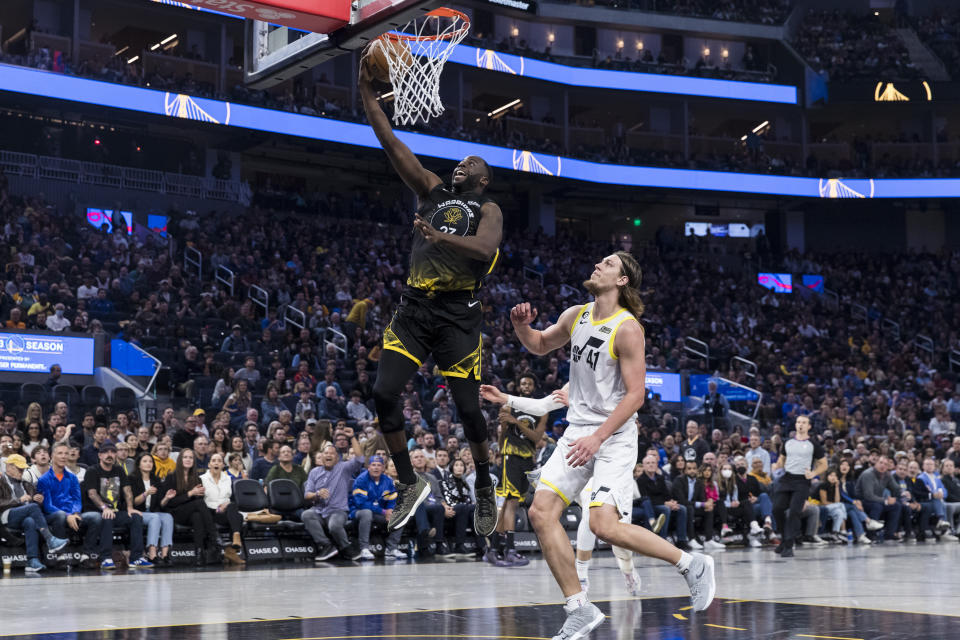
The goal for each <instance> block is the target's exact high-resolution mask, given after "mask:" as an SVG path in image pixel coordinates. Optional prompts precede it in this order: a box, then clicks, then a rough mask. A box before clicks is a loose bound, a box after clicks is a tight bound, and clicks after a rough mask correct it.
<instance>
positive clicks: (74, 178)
mask: <svg viewBox="0 0 960 640" xmlns="http://www.w3.org/2000/svg"><path fill="white" fill-rule="evenodd" d="M0 168H2V169H3V172H4V173H6V174H7V175H8V176H22V177H25V178H34V179H40V178H43V179H48V180H60V181H63V182H72V183H77V184H80V183H82V184H92V185H97V186H102V187H110V188H114V189H137V190H139V191H153V192H156V193H166V194H172V195H183V196H190V197H195V198H203V199H207V200H226V201H229V202H239V203H240V204H243V205H248V204H250V200H251V198H252V193H253V192H252V190H251V189H250V185H248V184H246V183H245V182H241V181H239V180H220V179H217V178H209V177H206V178H205V177H201V176H188V175H184V174H180V173H164V172H162V171H153V170H151V169H135V168H133V167H122V166H118V165H112V164H105V163H100V162H81V161H79V160H70V159H67V158H55V157H51V156H37V155H33V154H29V153H20V152H18V151H5V150H0Z"/></svg>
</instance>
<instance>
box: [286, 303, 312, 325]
mask: <svg viewBox="0 0 960 640" xmlns="http://www.w3.org/2000/svg"><path fill="white" fill-rule="evenodd" d="M291 314H293V317H290V316H291ZM283 321H284V322H289V323H290V324H292V325H293V326H295V327H296V328H298V329H305V328H306V326H307V314H305V313H304V312H303V311H301V310H300V309H297V308H296V307H294V306H293V305H289V304H288V305H286V306H285V307H284V308H283Z"/></svg>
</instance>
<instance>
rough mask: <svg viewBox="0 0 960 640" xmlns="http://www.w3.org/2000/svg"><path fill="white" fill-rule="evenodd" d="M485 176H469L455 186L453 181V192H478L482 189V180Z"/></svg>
mask: <svg viewBox="0 0 960 640" xmlns="http://www.w3.org/2000/svg"><path fill="white" fill-rule="evenodd" d="M481 178H483V176H478V175H468V176H467V177H466V178H464V179H463V182H461V183H460V184H453V181H452V180H451V183H450V184H451V186H452V187H453V189H452V191H453V192H454V193H466V192H468V191H477V190H478V189H479V188H480V179H481Z"/></svg>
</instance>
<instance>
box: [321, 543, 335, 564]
mask: <svg viewBox="0 0 960 640" xmlns="http://www.w3.org/2000/svg"><path fill="white" fill-rule="evenodd" d="M338 553H340V552H339V551H337V548H336V547H335V546H333V545H332V544H327V545H324V546H323V548H322V549H320V551H318V552H317V558H316V560H317V562H323V561H325V560H329V559H330V558H332V557H333V556H335V555H337V554H338Z"/></svg>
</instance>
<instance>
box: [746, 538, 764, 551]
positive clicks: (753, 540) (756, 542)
mask: <svg viewBox="0 0 960 640" xmlns="http://www.w3.org/2000/svg"><path fill="white" fill-rule="evenodd" d="M748 540H749V542H748V543H747V544H749V545H750V546H751V547H752V548H754V549H759V548H760V547H762V546H763V545H762V544H760V541H759V540H757V539H756V538H754V537H753V536H749V538H748Z"/></svg>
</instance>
